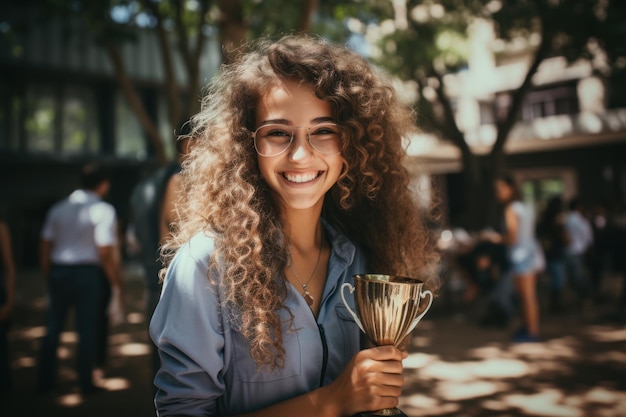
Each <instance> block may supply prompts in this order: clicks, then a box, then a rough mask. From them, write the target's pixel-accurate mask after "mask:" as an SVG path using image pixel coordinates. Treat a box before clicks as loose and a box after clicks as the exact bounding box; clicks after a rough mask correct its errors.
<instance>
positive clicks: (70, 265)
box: [37, 164, 121, 394]
mask: <svg viewBox="0 0 626 417" xmlns="http://www.w3.org/2000/svg"><path fill="white" fill-rule="evenodd" d="M109 188H110V182H109V177H108V173H107V171H106V170H105V169H104V168H103V167H102V166H100V165H96V164H93V165H87V166H85V167H84V168H83V170H82V172H81V188H80V189H77V190H75V191H74V192H72V193H71V194H70V196H69V197H67V198H66V199H64V200H62V201H60V202H58V203H56V204H55V205H53V206H52V208H51V209H50V210H49V211H48V213H47V216H46V220H45V223H44V225H43V228H42V231H41V242H40V264H41V270H42V273H43V275H44V277H45V278H46V280H47V284H48V302H49V304H48V313H47V318H46V336H45V337H44V339H43V342H42V345H41V350H40V357H39V363H38V372H39V375H38V376H39V380H38V386H37V391H38V393H40V394H45V393H47V392H48V391H50V390H52V389H53V388H54V387H55V382H56V373H57V348H58V345H59V336H60V333H61V332H62V331H63V328H64V326H65V321H66V319H67V315H68V313H69V311H70V310H71V309H72V308H74V309H75V326H76V330H77V332H78V336H79V342H78V351H77V358H76V368H77V374H78V380H79V384H80V389H81V392H82V393H83V394H89V393H91V392H93V391H95V390H96V387H95V385H94V383H93V379H92V372H93V367H94V361H95V359H96V350H97V340H98V331H99V329H100V324H101V323H100V321H101V320H102V313H101V305H102V298H103V297H104V287H103V285H102V274H104V276H105V277H106V278H107V279H108V280H109V282H110V284H111V288H112V292H113V294H114V295H116V296H117V297H120V294H121V289H120V273H119V270H120V268H119V257H118V256H117V255H116V248H117V219H116V213H115V208H114V207H113V206H112V205H111V204H109V203H107V202H105V201H103V198H104V197H105V196H106V195H107V194H108V191H109Z"/></svg>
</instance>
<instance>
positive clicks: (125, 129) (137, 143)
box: [115, 94, 147, 159]
mask: <svg viewBox="0 0 626 417" xmlns="http://www.w3.org/2000/svg"><path fill="white" fill-rule="evenodd" d="M115 121H116V123H115V155H116V156H120V157H130V158H136V159H145V158H146V157H147V152H146V141H145V139H144V136H143V129H142V128H141V125H140V124H139V121H138V120H137V117H136V116H135V113H134V112H133V111H132V109H131V108H130V106H129V105H128V103H127V102H126V100H125V99H124V97H122V95H121V94H118V95H117V97H116V100H115Z"/></svg>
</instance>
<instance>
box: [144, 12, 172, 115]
mask: <svg viewBox="0 0 626 417" xmlns="http://www.w3.org/2000/svg"><path fill="white" fill-rule="evenodd" d="M141 3H142V4H143V6H144V7H145V8H146V9H147V10H149V11H150V12H151V13H152V15H153V16H154V17H155V19H156V33H157V39H158V40H159V46H160V49H161V62H162V63H163V70H164V72H165V85H166V89H167V100H168V104H169V105H168V115H169V121H170V124H171V125H172V127H176V125H177V123H178V122H179V121H180V118H181V116H180V113H181V110H180V96H179V89H178V82H177V80H176V75H175V74H174V57H173V54H172V49H171V47H170V43H169V39H168V35H167V32H166V31H165V28H164V27H163V16H162V14H161V12H160V11H159V8H158V5H157V4H156V3H154V2H152V1H150V0H141ZM181 52H182V51H181Z"/></svg>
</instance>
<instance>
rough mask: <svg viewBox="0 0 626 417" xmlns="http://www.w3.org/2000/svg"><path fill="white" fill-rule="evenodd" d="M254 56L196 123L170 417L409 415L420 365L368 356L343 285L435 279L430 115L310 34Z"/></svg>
mask: <svg viewBox="0 0 626 417" xmlns="http://www.w3.org/2000/svg"><path fill="white" fill-rule="evenodd" d="M249 46H250V48H249V50H247V51H246V52H245V53H242V54H241V55H239V56H238V57H237V58H235V59H234V60H233V61H232V63H230V64H228V65H225V66H223V67H222V69H221V71H220V73H219V74H218V76H217V77H216V78H215V79H214V80H213V81H212V82H211V83H210V85H209V86H208V94H207V95H206V96H205V98H204V100H203V107H202V110H201V111H200V113H199V114H197V115H196V116H195V117H194V118H193V126H194V131H193V132H192V133H191V135H190V138H192V139H191V140H192V141H193V143H192V144H191V147H190V149H191V151H190V153H189V154H188V155H187V157H186V159H185V161H184V162H183V169H182V172H181V179H182V190H183V192H182V193H181V196H182V197H181V198H182V199H181V200H180V201H179V202H178V204H177V210H178V212H179V213H180V220H179V221H178V223H177V224H176V225H175V227H174V232H173V236H172V238H171V240H170V241H169V242H168V243H167V244H166V245H165V247H164V254H165V257H166V262H167V265H168V266H167V272H166V274H165V276H164V283H163V292H162V296H161V299H160V301H159V304H158V306H157V308H156V311H155V314H154V317H153V319H152V321H151V325H150V333H151V336H152V339H153V341H154V342H155V344H156V345H157V346H158V348H159V351H160V356H161V360H162V366H161V369H160V370H159V372H158V373H157V375H156V378H155V384H156V386H157V389H158V390H157V394H156V398H155V404H156V408H157V411H158V415H159V416H169V415H177V416H180V415H186V416H192V415H204V416H206V415H210V416H231V415H242V414H246V415H250V416H295V415H297V416H299V417H305V416H316V417H320V416H351V415H354V414H355V413H358V412H363V411H368V410H378V409H382V408H387V407H392V406H395V405H396V404H397V403H398V397H399V396H400V394H401V389H402V385H403V381H404V380H403V376H402V359H403V358H404V357H405V355H406V354H405V353H403V352H402V351H400V350H398V349H396V348H394V347H391V346H384V347H373V348H372V347H370V348H365V349H362V346H361V335H360V333H359V329H358V327H357V325H356V324H355V323H354V321H353V319H352V318H351V316H350V314H349V313H348V311H347V309H346V308H345V307H344V306H343V304H342V302H341V296H340V287H341V285H342V284H343V283H344V282H353V275H354V274H357V273H363V272H384V273H393V274H398V275H408V276H421V277H423V276H424V275H425V274H427V273H428V272H429V271H431V270H434V262H435V261H436V256H435V255H434V251H433V246H432V245H431V240H430V237H429V235H428V232H427V230H426V229H425V227H424V224H423V222H422V220H421V216H420V212H419V211H418V208H417V207H416V205H415V196H414V195H412V194H411V192H410V189H409V176H408V173H407V170H406V169H405V167H404V165H403V163H404V160H405V157H406V153H405V147H404V143H403V141H404V140H405V139H406V138H407V136H408V135H409V134H410V133H412V132H413V131H414V129H415V128H414V124H413V121H414V115H413V113H412V111H411V108H410V106H408V105H407V104H405V103H403V102H401V101H400V100H399V99H398V97H397V95H396V93H395V91H394V89H393V87H392V86H391V83H390V82H389V81H388V80H387V79H386V77H385V76H383V75H382V74H379V73H378V72H376V71H374V70H373V69H372V68H371V67H370V66H369V65H368V64H367V62H366V61H365V60H364V59H363V58H362V57H360V56H359V55H357V54H356V53H354V52H352V51H350V50H348V49H346V48H344V47H341V46H337V45H333V44H330V43H328V42H325V41H323V40H321V39H318V38H314V37H308V36H298V35H292V36H287V37H284V38H282V39H280V40H278V41H276V42H270V41H266V40H263V41H259V42H257V43H256V44H252V45H249ZM247 413H249V414H247Z"/></svg>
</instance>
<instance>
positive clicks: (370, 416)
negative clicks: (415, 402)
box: [352, 407, 408, 417]
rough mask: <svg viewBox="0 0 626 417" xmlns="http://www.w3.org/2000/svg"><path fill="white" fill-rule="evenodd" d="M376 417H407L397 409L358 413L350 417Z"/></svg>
mask: <svg viewBox="0 0 626 417" xmlns="http://www.w3.org/2000/svg"><path fill="white" fill-rule="evenodd" d="M378 416H395V417H408V416H407V415H406V414H404V413H403V412H402V410H400V409H399V408H396V407H393V408H385V409H384V410H378V411H370V412H367V413H359V414H356V415H354V416H352V417H378Z"/></svg>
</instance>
